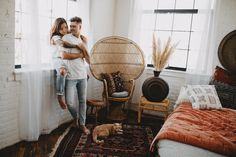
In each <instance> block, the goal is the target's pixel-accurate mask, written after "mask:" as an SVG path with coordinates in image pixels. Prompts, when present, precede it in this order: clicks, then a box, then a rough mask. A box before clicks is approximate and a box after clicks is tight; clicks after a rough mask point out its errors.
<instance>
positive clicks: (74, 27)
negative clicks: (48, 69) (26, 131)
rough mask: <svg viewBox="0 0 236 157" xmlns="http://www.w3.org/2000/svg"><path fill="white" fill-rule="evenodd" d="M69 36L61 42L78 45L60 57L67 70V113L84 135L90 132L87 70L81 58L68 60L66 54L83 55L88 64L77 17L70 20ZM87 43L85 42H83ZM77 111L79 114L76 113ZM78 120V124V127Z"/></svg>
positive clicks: (80, 24) (66, 49)
mask: <svg viewBox="0 0 236 157" xmlns="http://www.w3.org/2000/svg"><path fill="white" fill-rule="evenodd" d="M70 22H71V23H70V31H71V33H70V34H67V35H64V36H63V38H62V40H63V41H65V42H68V43H70V44H73V45H78V47H77V48H65V52H64V53H63V55H62V58H63V59H67V60H65V62H66V65H67V70H68V75H67V78H66V88H65V89H66V93H65V98H66V103H67V105H68V106H67V107H68V110H69V112H70V113H71V115H72V116H73V118H74V120H75V123H76V126H77V127H79V128H80V129H81V130H82V131H83V132H84V133H85V134H89V133H90V131H89V130H88V129H87V128H86V126H85V121H86V107H87V106H86V96H87V70H86V65H85V61H84V59H83V58H76V59H72V60H70V58H68V56H69V55H68V54H70V53H72V54H73V53H74V54H77V53H83V55H84V57H85V60H86V61H87V62H88V63H89V56H88V53H87V50H86V46H85V45H84V44H83V41H85V40H86V39H85V38H84V36H81V35H80V31H81V26H82V20H81V18H79V17H73V18H72V19H71V20H70ZM85 42H87V41H85ZM75 89H76V90H77V96H78V99H79V104H75V102H74V96H75ZM78 109H79V113H78V112H77V111H78ZM78 119H79V124H80V125H78Z"/></svg>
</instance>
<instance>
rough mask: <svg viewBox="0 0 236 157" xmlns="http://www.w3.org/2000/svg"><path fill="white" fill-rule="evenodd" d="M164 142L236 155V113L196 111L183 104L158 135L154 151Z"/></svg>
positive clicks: (224, 110) (227, 110)
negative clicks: (157, 144) (159, 143)
mask: <svg viewBox="0 0 236 157" xmlns="http://www.w3.org/2000/svg"><path fill="white" fill-rule="evenodd" d="M160 139H169V140H173V141H178V142H181V143H185V144H189V145H193V146H196V147H200V148H204V149H207V150H210V151H212V152H216V153H219V154H223V155H227V156H234V155H235V154H236V110H232V109H227V108H223V109H221V110H196V109H192V106H191V104H190V103H183V104H181V105H180V106H179V107H178V108H177V109H176V110H175V111H174V112H173V113H172V114H171V115H170V116H169V117H168V119H167V120H166V122H165V123H164V125H163V127H162V128H161V130H160V131H159V133H158V134H157V135H156V137H155V139H154V140H153V144H152V146H151V150H152V149H153V147H154V143H156V142H157V141H158V140H160Z"/></svg>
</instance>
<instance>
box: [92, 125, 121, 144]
mask: <svg viewBox="0 0 236 157" xmlns="http://www.w3.org/2000/svg"><path fill="white" fill-rule="evenodd" d="M115 134H123V130H122V124H120V123H114V124H102V125H98V126H96V127H95V128H94V129H93V141H94V142H95V143H97V144H100V143H104V140H98V137H108V136H109V135H115Z"/></svg>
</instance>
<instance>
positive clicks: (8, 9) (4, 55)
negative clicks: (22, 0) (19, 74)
mask: <svg viewBox="0 0 236 157" xmlns="http://www.w3.org/2000/svg"><path fill="white" fill-rule="evenodd" d="M14 8H15V3H14V0H1V1H0V149H1V148H4V147H6V146H9V145H12V144H14V143H16V142H18V141H19V134H18V132H19V130H18V112H17V106H18V105H19V101H18V98H19V97H18V89H19V82H16V81H13V79H14V77H13V71H14V25H15V20H14V14H15V11H14Z"/></svg>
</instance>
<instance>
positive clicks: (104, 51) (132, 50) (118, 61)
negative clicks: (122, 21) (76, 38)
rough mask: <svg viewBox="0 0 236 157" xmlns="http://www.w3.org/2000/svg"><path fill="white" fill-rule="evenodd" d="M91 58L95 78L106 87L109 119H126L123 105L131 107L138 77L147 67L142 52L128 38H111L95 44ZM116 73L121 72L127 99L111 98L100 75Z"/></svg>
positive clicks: (106, 86) (105, 87) (91, 68)
mask: <svg viewBox="0 0 236 157" xmlns="http://www.w3.org/2000/svg"><path fill="white" fill-rule="evenodd" d="M90 58H91V64H90V70H91V73H92V75H93V76H94V77H95V78H96V79H97V80H100V81H102V82H103V85H104V90H103V98H104V100H105V102H106V105H107V117H108V119H111V120H123V119H125V118H126V115H125V113H124V112H123V111H122V106H129V104H130V103H131V99H132V96H133V92H134V88H135V80H136V79H137V78H139V76H140V75H141V74H142V73H143V71H144V68H145V64H144V57H143V52H142V50H141V49H140V48H139V46H138V45H137V44H136V43H135V42H133V41H131V40H129V39H127V38H123V37H119V36H110V37H105V38H103V39H101V40H99V41H98V42H96V43H95V45H94V46H93V48H92V51H91V56H90ZM117 71H119V72H120V73H121V77H122V79H123V80H124V86H125V90H126V91H128V96H127V97H124V98H117V97H111V96H109V94H108V84H107V81H106V80H105V79H103V78H102V75H101V74H102V73H114V72H117ZM114 102H118V103H114ZM117 104H122V105H117Z"/></svg>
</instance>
